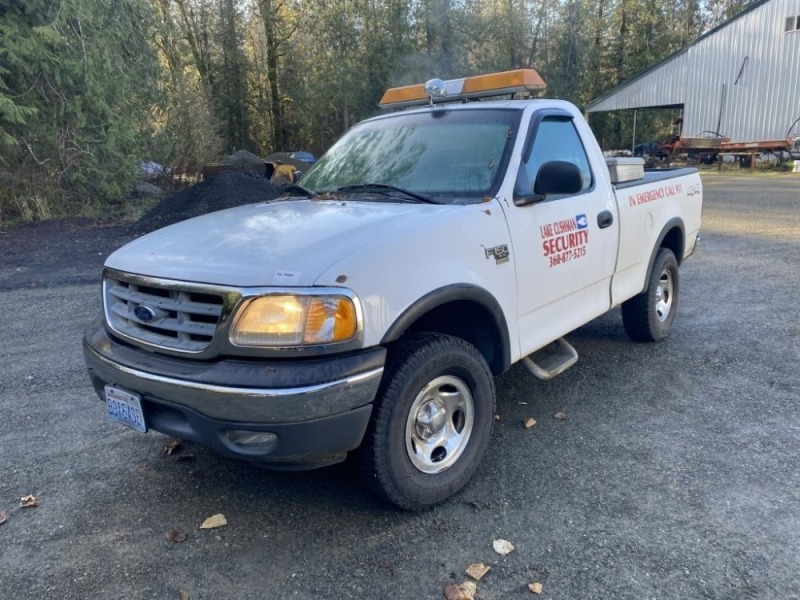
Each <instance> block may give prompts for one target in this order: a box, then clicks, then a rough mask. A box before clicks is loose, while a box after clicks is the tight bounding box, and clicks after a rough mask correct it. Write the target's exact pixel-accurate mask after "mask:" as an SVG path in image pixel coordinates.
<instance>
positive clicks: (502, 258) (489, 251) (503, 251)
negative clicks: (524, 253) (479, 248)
mask: <svg viewBox="0 0 800 600" xmlns="http://www.w3.org/2000/svg"><path fill="white" fill-rule="evenodd" d="M483 251H484V253H485V254H486V258H487V259H488V258H490V257H492V256H494V261H495V264H498V265H500V264H503V263H506V262H508V256H509V252H508V244H502V245H500V246H494V247H493V248H484V249H483Z"/></svg>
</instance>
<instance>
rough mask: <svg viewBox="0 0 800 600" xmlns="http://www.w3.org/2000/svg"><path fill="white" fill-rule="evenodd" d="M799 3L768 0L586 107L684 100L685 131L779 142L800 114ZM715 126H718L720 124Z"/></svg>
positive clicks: (799, 0) (642, 105) (626, 106)
mask: <svg viewBox="0 0 800 600" xmlns="http://www.w3.org/2000/svg"><path fill="white" fill-rule="evenodd" d="M797 15H800V0H771V1H769V2H766V3H765V4H762V5H761V6H758V7H756V8H755V9H753V10H751V11H750V12H748V13H746V14H744V15H742V16H741V17H739V18H737V19H735V20H734V21H732V22H730V23H729V24H728V25H726V26H725V27H722V28H721V29H719V30H717V31H715V32H713V33H712V34H711V35H709V36H707V37H705V38H702V39H700V40H699V41H697V42H695V43H694V44H693V45H691V46H689V47H687V48H685V49H684V50H683V51H681V52H680V53H678V54H676V55H675V56H673V57H672V58H671V59H669V60H668V61H666V62H664V63H663V64H661V65H660V66H658V67H656V68H654V69H653V70H652V71H650V72H648V73H645V74H644V75H643V76H641V77H639V78H638V79H636V80H634V81H631V83H629V84H626V85H623V86H622V87H620V88H619V89H618V90H616V91H613V90H612V92H610V93H609V94H608V95H606V96H605V97H601V98H600V99H598V100H597V101H596V104H590V105H589V108H587V111H588V112H599V111H609V110H620V109H632V108H645V107H652V106H664V105H671V104H672V105H674V104H683V105H684V112H683V135H684V136H693V135H695V134H697V133H700V132H702V131H717V130H718V131H719V133H721V134H723V135H725V136H728V137H729V138H731V140H733V141H751V140H767V139H782V138H784V137H785V136H786V132H787V130H788V128H789V126H790V125H791V124H792V122H793V121H794V120H795V119H796V118H797V117H800V31H792V32H788V33H787V32H785V24H786V18H787V17H789V16H795V17H796V16H797ZM718 123H719V129H717V124H718Z"/></svg>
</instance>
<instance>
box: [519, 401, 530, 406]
mask: <svg viewBox="0 0 800 600" xmlns="http://www.w3.org/2000/svg"><path fill="white" fill-rule="evenodd" d="M517 404H519V405H520V406H528V403H527V402H517Z"/></svg>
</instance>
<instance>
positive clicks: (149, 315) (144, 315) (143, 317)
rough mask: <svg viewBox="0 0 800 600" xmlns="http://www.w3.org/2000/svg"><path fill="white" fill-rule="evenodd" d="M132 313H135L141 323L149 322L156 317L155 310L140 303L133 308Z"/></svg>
mask: <svg viewBox="0 0 800 600" xmlns="http://www.w3.org/2000/svg"><path fill="white" fill-rule="evenodd" d="M133 314H134V315H136V318H137V319H139V320H140V321H141V322H142V323H149V322H150V321H152V320H153V319H155V318H156V311H155V310H153V309H152V308H150V307H149V306H145V305H144V304H140V305H139V306H137V307H136V308H134V309H133Z"/></svg>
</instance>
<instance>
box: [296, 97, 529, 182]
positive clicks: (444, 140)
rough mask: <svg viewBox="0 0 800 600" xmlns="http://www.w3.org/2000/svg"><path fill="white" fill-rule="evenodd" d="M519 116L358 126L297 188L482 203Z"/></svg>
mask: <svg viewBox="0 0 800 600" xmlns="http://www.w3.org/2000/svg"><path fill="white" fill-rule="evenodd" d="M520 114H521V112H520V111H518V110H514V109H510V110H509V109H505V110H503V109H497V110H492V109H475V110H447V109H436V110H433V111H430V112H425V113H416V114H402V113H400V114H397V115H393V116H391V117H388V118H384V119H377V120H375V121H368V122H365V123H361V124H360V125H356V126H355V127H354V128H353V129H351V130H350V131H349V132H347V133H346V134H345V135H344V136H343V137H342V138H341V139H340V140H339V141H338V142H336V144H335V145H334V146H333V147H332V148H331V149H330V150H328V152H327V153H326V154H325V156H323V157H322V158H321V159H319V160H318V161H317V163H316V164H315V165H314V167H313V168H312V169H310V170H309V171H308V173H307V174H306V175H305V177H303V178H302V180H301V183H302V185H303V186H305V187H307V188H309V189H312V190H314V191H316V192H321V193H322V192H333V191H336V190H338V189H339V188H342V187H345V186H358V185H361V184H366V183H373V184H375V183H377V184H388V185H392V186H396V187H398V188H402V189H405V190H409V191H411V192H416V193H419V194H424V195H427V196H438V197H441V196H452V197H454V198H456V197H458V198H472V197H475V198H480V197H482V196H486V195H489V194H490V193H491V192H492V190H493V188H494V187H495V185H496V184H497V183H498V175H499V174H500V172H501V170H502V167H503V166H504V164H505V162H504V161H505V160H506V158H507V157H506V155H507V153H508V152H509V151H510V149H511V147H512V142H513V138H514V132H516V130H517V125H518V122H519V118H520Z"/></svg>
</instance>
